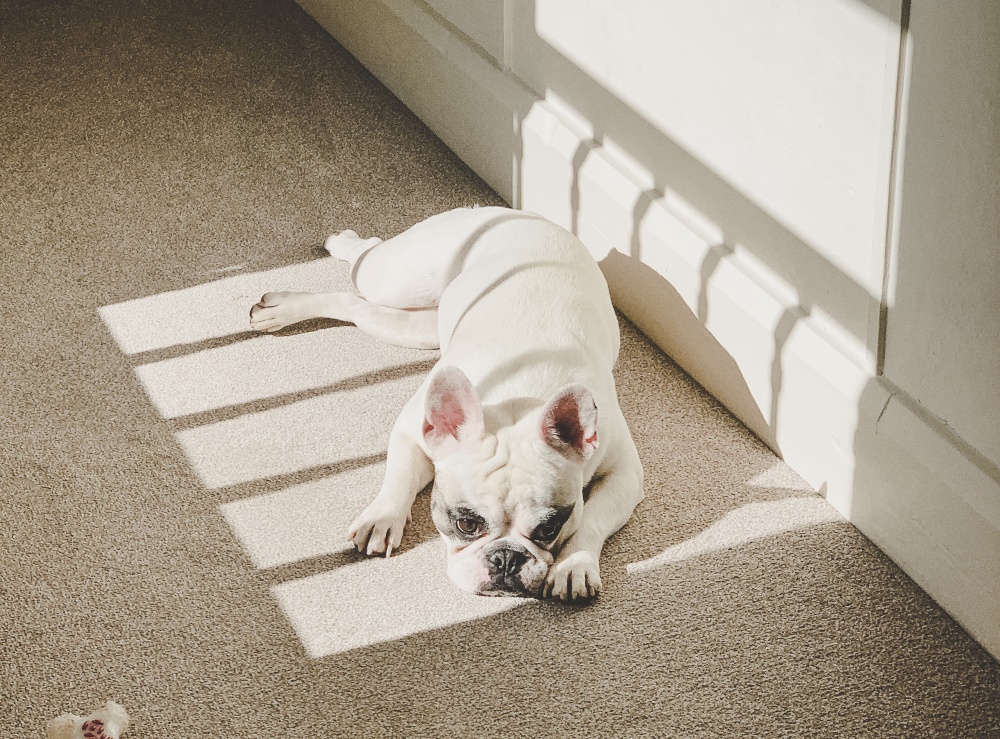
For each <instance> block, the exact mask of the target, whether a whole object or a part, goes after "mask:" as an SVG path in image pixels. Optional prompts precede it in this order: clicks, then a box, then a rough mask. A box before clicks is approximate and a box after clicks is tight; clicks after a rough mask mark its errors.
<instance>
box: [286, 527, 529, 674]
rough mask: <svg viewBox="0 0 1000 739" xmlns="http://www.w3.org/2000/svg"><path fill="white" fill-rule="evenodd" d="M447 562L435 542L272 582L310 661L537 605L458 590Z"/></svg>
mask: <svg viewBox="0 0 1000 739" xmlns="http://www.w3.org/2000/svg"><path fill="white" fill-rule="evenodd" d="M444 564H445V546H444V542H442V541H440V540H436V541H433V542H427V543H426V544H421V545H420V546H418V547H416V548H414V549H411V550H410V551H408V552H405V553H402V554H400V555H398V556H393V557H391V558H390V559H380V558H375V559H369V560H365V561H364V562H361V563H359V564H357V565H352V566H350V567H339V568H337V569H335V570H332V571H330V572H324V573H322V574H319V575H313V576H311V577H305V578H301V579H299V580H294V581H292V582H287V583H282V584H280V585H275V586H274V587H273V588H272V589H271V592H272V593H273V594H274V597H275V598H276V599H277V600H278V603H279V604H280V605H281V608H282V610H283V611H284V612H285V615H286V616H287V617H288V620H289V622H290V623H291V624H292V628H294V629H295V633H296V634H297V635H298V637H299V640H300V641H301V642H302V645H303V646H304V647H305V650H306V652H307V653H308V655H309V656H310V657H313V658H319V657H326V656H329V655H331V654H338V653H340V652H346V651H348V650H351V649H358V648H359V647H366V646H370V645H372V644H380V643H383V642H390V641H395V640H397V639H403V638H405V637H408V636H411V635H413V634H419V633H421V632H424V631H431V630H433V629H440V628H444V627H447V626H451V625H453V624H456V623H462V622H465V621H473V620H475V619H480V618H487V617H489V616H495V615H496V614H498V613H502V612H504V611H509V610H511V609H513V608H519V607H533V606H534V607H537V606H538V601H535V600H529V599H525V598H486V597H483V596H479V595H472V594H470V593H466V592H464V591H461V590H459V589H458V588H456V587H455V586H454V585H452V584H451V582H450V581H449V580H448V578H447V576H446V575H445V567H444Z"/></svg>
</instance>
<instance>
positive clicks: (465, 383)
mask: <svg viewBox="0 0 1000 739" xmlns="http://www.w3.org/2000/svg"><path fill="white" fill-rule="evenodd" d="M482 433H483V411H482V406H480V404H479V398H478V396H477V395H476V391H475V389H474V388H473V387H472V384H471V383H470V382H469V379H468V378H467V377H466V376H465V374H464V373H463V372H462V371H461V370H460V369H458V368H457V367H445V368H443V369H441V370H439V371H438V372H437V374H436V375H435V376H434V378H433V380H432V381H431V386H430V388H428V390H427V399H426V403H425V406H424V439H425V440H426V441H427V442H428V443H429V444H431V445H437V444H440V443H442V442H447V441H448V440H449V439H454V440H456V441H459V442H463V441H465V440H466V439H471V438H476V437H478V436H480V435H482Z"/></svg>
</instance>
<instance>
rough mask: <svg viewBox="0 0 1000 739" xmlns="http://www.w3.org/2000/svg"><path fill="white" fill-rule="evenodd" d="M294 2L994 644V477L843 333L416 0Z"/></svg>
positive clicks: (997, 499) (998, 612) (998, 610)
mask: <svg viewBox="0 0 1000 739" xmlns="http://www.w3.org/2000/svg"><path fill="white" fill-rule="evenodd" d="M299 1H300V4H301V5H302V6H303V8H305V9H306V11H307V12H309V13H311V14H312V15H313V17H315V18H316V19H317V20H318V21H319V22H320V23H321V24H322V25H324V26H325V27H326V29H327V30H328V31H329V32H330V33H331V34H332V35H333V36H334V37H335V38H336V39H337V40H338V41H339V42H340V43H341V44H342V45H343V46H344V47H345V48H346V49H347V50H348V51H349V52H350V53H351V54H353V55H354V56H355V57H356V58H357V59H358V60H359V61H360V62H361V63H362V64H364V65H365V66H366V67H367V68H368V69H369V70H370V71H372V72H373V73H374V74H375V75H376V76H377V77H378V78H379V79H380V80H381V81H382V82H383V83H384V84H385V85H386V86H387V87H388V88H389V89H390V90H391V91H392V92H393V93H394V94H395V95H397V96H398V97H399V98H400V99H401V100H402V101H403V102H404V103H405V104H406V105H407V106H408V107H409V108H410V109H411V110H412V111H413V112H414V113H416V114H417V115H418V116H419V117H420V118H421V119H422V120H423V121H424V122H425V123H426V124H427V125H428V126H429V127H430V128H431V130H432V131H434V132H435V133H436V134H437V135H438V136H439V137H440V138H441V139H442V140H443V141H444V142H445V143H446V144H447V145H448V146H449V147H451V148H452V149H453V150H454V151H455V152H456V153H457V154H458V155H459V156H460V157H461V158H462V159H463V160H464V161H465V162H466V163H467V164H468V165H469V166H470V167H472V169H473V170H474V171H476V172H477V173H478V174H479V175H480V176H481V177H482V178H483V179H484V180H485V181H486V182H487V183H489V184H490V186H492V187H493V188H494V189H495V190H496V191H497V192H498V193H499V194H500V195H501V196H502V197H503V198H505V199H506V200H507V201H508V202H509V203H511V204H512V205H514V206H516V207H521V208H525V209H528V210H533V211H535V212H538V213H541V214H542V215H545V216H546V217H548V218H550V219H552V220H554V221H556V222H557V223H560V224H562V225H564V226H565V227H567V228H569V229H570V230H572V231H573V232H574V233H576V234H577V235H578V236H580V238H581V239H582V240H583V241H584V243H586V244H587V246H588V247H589V248H590V249H591V251H592V252H593V253H594V255H595V257H596V258H597V259H598V260H599V261H600V263H601V266H602V269H603V270H604V273H605V275H606V277H607V279H608V283H609V286H610V288H611V291H612V297H613V299H614V301H615V304H616V305H617V306H618V308H619V309H620V310H621V311H622V312H623V313H624V314H625V315H626V316H627V317H628V318H629V319H630V320H631V321H633V322H634V323H635V324H636V325H637V326H638V327H639V329H640V330H642V331H643V332H644V333H645V334H646V335H647V336H649V337H650V338H651V339H652V340H653V341H654V342H655V343H657V344H658V345H659V346H660V347H661V348H663V349H664V351H665V352H666V353H667V354H669V355H670V356H671V357H672V358H673V359H674V360H675V361H677V362H678V364H680V365H681V366H682V367H683V368H684V369H685V370H686V371H687V372H688V373H689V374H691V376H692V377H694V378H695V379H696V380H697V381H698V382H699V383H701V384H702V385H703V386H704V387H705V388H706V389H707V390H708V391H709V392H710V393H712V394H713V395H714V396H715V397H716V398H718V399H719V400H720V402H722V403H723V404H724V405H725V406H726V407H728V408H729V409H730V410H731V411H732V412H733V413H734V414H735V415H736V416H737V417H738V418H739V419H741V420H742V421H743V422H744V423H745V424H746V425H747V426H748V427H749V428H750V429H751V430H752V431H753V432H754V433H755V434H757V435H758V436H759V437H760V438H761V439H762V440H763V441H764V442H765V443H766V444H768V445H769V446H771V448H773V449H774V450H775V451H776V452H778V453H779V454H780V455H781V456H782V457H783V458H784V459H785V460H786V461H787V462H788V464H789V465H790V466H791V467H792V468H793V469H795V470H796V471H797V472H798V473H799V474H800V475H802V476H803V478H805V480H806V481H807V482H808V483H809V484H810V485H812V486H813V487H814V488H815V489H816V490H818V491H820V492H821V493H822V494H824V495H825V496H826V498H827V500H828V501H829V502H830V503H831V504H833V505H834V506H835V507H836V508H837V509H838V510H839V511H840V512H841V513H842V514H843V515H844V516H845V517H847V518H848V519H849V520H851V521H852V522H854V523H855V524H856V525H857V526H858V527H859V528H860V529H861V531H862V532H863V533H865V534H866V535H867V536H868V537H869V538H870V539H872V541H873V542H874V543H875V544H876V545H878V546H879V547H880V548H881V549H883V550H884V551H885V552H887V553H888V554H889V556H890V557H892V558H893V559H894V560H895V561H896V562H898V563H899V564H900V565H901V566H902V567H903V569H904V570H905V571H906V572H907V573H908V574H909V575H910V576H911V577H913V578H914V580H915V581H916V582H918V583H919V584H920V585H921V586H922V587H923V588H925V589H926V590H927V592H928V593H930V595H931V596H932V597H934V598H935V599H936V600H937V601H938V602H940V603H941V604H942V605H943V606H944V607H945V608H946V609H947V610H948V611H949V612H950V613H951V614H952V615H953V616H954V617H955V618H956V619H957V620H958V621H959V622H960V623H962V624H963V626H964V627H965V628H966V629H967V630H968V631H969V632H970V633H971V634H972V635H973V636H974V637H975V638H977V639H978V640H979V641H980V642H981V643H982V644H984V645H985V646H986V647H987V649H989V650H990V651H991V652H992V653H993V654H994V655H996V656H1000V594H998V590H997V586H996V583H998V582H1000V551H998V547H1000V544H998V541H1000V513H998V511H997V510H996V509H997V506H1000V477H998V476H991V474H990V470H988V469H986V470H984V469H983V467H982V465H977V463H976V460H975V455H974V454H973V455H971V456H970V454H968V453H967V451H968V450H963V448H962V445H961V442H960V440H955V439H954V438H951V437H949V436H948V434H947V433H942V429H941V428H935V427H934V425H933V423H929V420H932V419H928V418H927V416H926V415H921V414H920V413H917V412H914V408H915V407H916V404H915V403H913V401H911V400H909V399H907V398H905V396H904V395H903V394H901V393H900V392H899V391H898V389H895V388H893V387H892V386H891V385H890V384H889V383H887V382H886V381H884V380H881V379H879V378H876V377H874V376H873V372H872V369H871V367H870V366H867V365H866V363H865V362H864V361H859V359H858V357H859V356H863V355H864V354H865V347H864V346H863V345H860V344H859V341H858V340H857V339H855V338H854V337H852V336H849V335H846V334H845V333H844V332H843V331H842V330H841V329H840V328H839V327H838V326H837V325H836V324H835V323H834V322H832V321H830V320H828V319H827V318H826V317H825V316H823V315H822V314H820V313H819V312H815V313H814V314H807V313H806V312H804V311H803V310H802V309H801V308H799V307H798V301H797V298H796V292H795V290H794V289H793V288H792V286H790V285H788V284H785V283H784V282H783V281H782V280H781V279H780V278H778V277H777V276H776V275H775V274H773V273H772V272H770V271H769V270H768V269H767V268H766V267H765V266H763V265H761V264H759V263H757V262H756V261H755V260H754V258H753V256H752V255H750V254H748V253H746V252H743V251H741V250H740V249H739V247H738V246H729V245H727V244H725V243H723V241H722V237H721V234H719V233H718V229H716V228H715V227H714V226H713V224H712V223H711V222H709V221H707V220H706V219H705V218H704V217H702V216H701V215H700V214H699V213H698V212H697V211H695V210H694V209H693V208H691V207H690V206H689V204H687V203H684V202H682V201H681V200H679V199H678V198H677V197H676V196H674V195H672V194H670V193H667V194H664V193H662V192H658V191H656V189H655V187H654V186H653V184H652V182H651V180H650V178H648V177H646V176H645V175H644V171H643V168H642V166H641V163H639V162H634V161H631V160H630V159H629V157H628V155H627V153H625V152H622V151H620V150H618V149H616V148H615V147H614V146H613V145H612V144H611V143H610V142H601V141H596V140H595V139H594V137H593V134H592V132H591V131H590V130H589V127H588V123H587V121H586V120H583V119H581V118H580V117H579V116H577V115H576V114H575V113H574V111H573V110H571V109H569V108H567V107H566V106H565V105H564V104H563V103H562V101H560V100H559V99H558V98H557V97H555V96H554V95H552V94H544V95H543V94H537V93H535V92H532V91H531V90H529V89H528V88H527V87H526V86H525V85H524V84H523V83H522V82H521V81H520V80H518V79H517V78H516V77H514V76H513V75H512V74H511V73H510V72H508V71H505V70H503V69H501V68H499V67H498V66H497V63H496V60H495V59H494V57H492V56H490V55H489V54H486V53H484V52H483V50H482V49H481V48H480V47H478V46H477V45H476V44H475V43H473V42H472V41H471V40H470V39H469V38H468V37H467V36H465V35H464V34H462V33H461V32H459V31H458V30H457V29H455V28H454V27H452V26H450V25H449V24H448V23H447V21H445V20H444V19H442V18H441V17H440V16H438V15H437V13H436V12H434V11H433V10H432V9H431V8H430V7H429V6H427V5H426V4H425V3H423V2H422V1H421V0H299ZM916 470H921V472H919V473H918V472H916ZM970 491H973V492H970Z"/></svg>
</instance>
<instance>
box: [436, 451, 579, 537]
mask: <svg viewBox="0 0 1000 739" xmlns="http://www.w3.org/2000/svg"><path fill="white" fill-rule="evenodd" d="M477 467H479V469H478V470H477V469H476V468H477ZM578 488H579V481H575V480H573V479H564V476H562V475H559V474H553V471H552V470H551V469H542V470H541V471H535V470H532V469H528V468H526V467H525V466H522V465H516V464H510V463H508V464H505V465H501V466H497V467H494V468H489V467H485V468H484V467H483V466H479V465H475V464H473V465H469V466H465V465H449V466H445V467H443V468H441V469H439V470H438V473H437V478H436V480H435V485H434V493H435V494H434V496H433V498H432V500H433V504H434V506H435V507H436V508H438V509H440V510H441V512H446V513H448V514H449V515H451V516H452V517H460V516H467V515H476V516H479V517H482V518H483V519H485V520H488V521H492V522H497V523H499V522H507V523H510V524H513V525H524V526H529V525H533V524H534V525H537V523H539V522H544V521H548V520H551V519H554V518H562V519H565V518H568V517H569V515H570V514H571V513H572V511H573V508H574V507H575V506H576V504H577V502H578V500H579V499H580V497H581V491H580V490H579V489H578Z"/></svg>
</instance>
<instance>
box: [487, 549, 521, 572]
mask: <svg viewBox="0 0 1000 739" xmlns="http://www.w3.org/2000/svg"><path fill="white" fill-rule="evenodd" d="M527 559H528V553H527V552H525V551H524V550H521V549H507V548H503V549H497V550H496V551H495V552H493V553H492V554H490V556H489V562H490V575H491V576H493V577H494V578H499V579H505V578H508V577H512V576H514V575H516V574H517V573H518V572H519V571H520V569H521V566H522V565H523V564H524V563H525V561H526V560H527Z"/></svg>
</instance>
